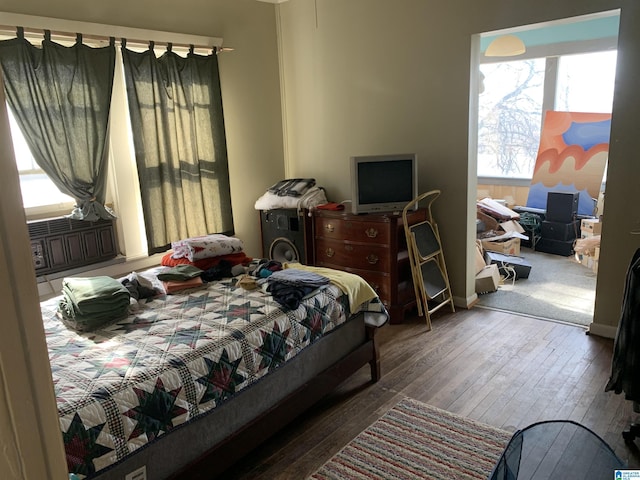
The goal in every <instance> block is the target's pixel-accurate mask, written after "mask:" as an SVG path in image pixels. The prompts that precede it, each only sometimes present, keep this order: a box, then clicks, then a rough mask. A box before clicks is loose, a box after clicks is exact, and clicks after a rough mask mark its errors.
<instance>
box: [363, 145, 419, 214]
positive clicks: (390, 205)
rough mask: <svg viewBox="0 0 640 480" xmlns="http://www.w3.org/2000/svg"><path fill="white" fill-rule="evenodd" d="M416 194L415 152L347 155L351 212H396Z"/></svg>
mask: <svg viewBox="0 0 640 480" xmlns="http://www.w3.org/2000/svg"><path fill="white" fill-rule="evenodd" d="M417 196H418V161H417V156H416V154H415V153H404V154H397V155H369V156H356V157H351V211H352V212H353V213H354V214H360V213H376V212H397V211H401V210H402V209H403V208H404V207H405V206H406V205H407V203H409V202H410V201H411V200H413V199H414V198H416V197H417Z"/></svg>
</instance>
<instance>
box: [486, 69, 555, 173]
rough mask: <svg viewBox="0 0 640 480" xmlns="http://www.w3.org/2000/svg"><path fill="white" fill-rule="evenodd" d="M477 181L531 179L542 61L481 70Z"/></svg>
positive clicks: (537, 134)
mask: <svg viewBox="0 0 640 480" xmlns="http://www.w3.org/2000/svg"><path fill="white" fill-rule="evenodd" d="M480 70H481V73H482V74H483V75H484V91H483V93H482V94H481V95H480V99H479V100H480V101H479V117H478V175H479V176H491V177H515V178H531V177H532V175H533V168H534V166H535V161H536V156H537V153H538V147H539V144H540V125H541V122H542V101H543V86H544V74H545V60H544V59H530V60H522V61H515V62H502V63H495V64H484V65H482V66H481V69H480Z"/></svg>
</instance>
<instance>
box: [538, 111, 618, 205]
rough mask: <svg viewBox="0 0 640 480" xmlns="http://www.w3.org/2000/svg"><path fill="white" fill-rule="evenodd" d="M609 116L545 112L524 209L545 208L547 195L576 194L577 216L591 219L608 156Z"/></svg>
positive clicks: (604, 114)
mask: <svg viewBox="0 0 640 480" xmlns="http://www.w3.org/2000/svg"><path fill="white" fill-rule="evenodd" d="M610 131H611V114H609V113H582V112H555V111H548V112H547V113H546V115H545V118H544V124H543V126H542V132H541V134H540V148H539V149H538V158H537V159H536V165H535V168H534V171H533V178H532V180H531V187H530V189H529V197H528V199H527V207H532V208H541V209H546V208H547V193H549V192H579V201H578V215H593V212H594V208H595V202H596V200H597V198H598V195H599V194H600V188H601V185H602V177H603V176H604V171H605V167H606V165H607V158H608V156H609V133H610Z"/></svg>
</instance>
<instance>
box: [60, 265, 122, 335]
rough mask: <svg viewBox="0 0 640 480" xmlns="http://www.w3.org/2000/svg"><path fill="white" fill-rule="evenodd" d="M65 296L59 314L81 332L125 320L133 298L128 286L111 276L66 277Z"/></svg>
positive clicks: (63, 292) (64, 284)
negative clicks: (117, 320) (110, 322)
mask: <svg viewBox="0 0 640 480" xmlns="http://www.w3.org/2000/svg"><path fill="white" fill-rule="evenodd" d="M62 294H63V296H62V299H61V300H60V302H59V303H58V311H59V312H60V315H61V316H62V319H63V321H65V323H66V324H67V325H69V326H71V327H73V328H74V329H76V330H79V331H89V330H92V329H95V328H97V327H99V326H101V325H103V324H105V323H107V322H109V321H112V320H115V319H119V318H122V317H124V316H125V315H126V314H127V312H128V309H129V303H130V298H131V294H130V293H129V290H127V288H126V287H125V286H124V285H122V284H121V283H120V282H118V281H117V280H115V279H113V278H111V277H107V276H101V277H87V278H81V277H70V278H65V279H64V280H63V281H62Z"/></svg>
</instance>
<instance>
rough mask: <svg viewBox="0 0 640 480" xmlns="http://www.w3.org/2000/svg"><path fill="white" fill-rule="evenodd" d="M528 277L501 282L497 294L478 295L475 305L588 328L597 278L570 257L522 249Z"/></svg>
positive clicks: (521, 254) (591, 316) (521, 253)
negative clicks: (527, 268) (526, 263)
mask: <svg viewBox="0 0 640 480" xmlns="http://www.w3.org/2000/svg"><path fill="white" fill-rule="evenodd" d="M520 256H521V257H523V258H524V259H525V260H526V261H527V262H529V263H530V264H531V265H532V268H531V272H530V274H529V278H521V279H518V280H515V282H514V281H513V280H511V281H510V280H508V279H507V280H505V281H504V284H503V285H500V287H499V288H498V291H497V292H493V293H486V294H484V295H479V296H478V306H480V307H487V308H493V309H496V310H503V311H508V312H515V313H522V314H524V315H530V316H534V317H539V318H545V319H549V320H558V321H560V322H565V323H571V324H574V325H580V326H588V325H589V324H590V323H591V322H592V321H593V309H594V304H595V299H596V277H597V275H596V274H595V273H594V272H593V271H592V270H590V269H589V268H587V267H585V266H584V265H581V264H580V263H578V262H577V261H576V260H575V258H573V257H562V256H559V255H551V254H550V253H543V252H534V251H533V250H531V249H523V250H522V251H521V252H520Z"/></svg>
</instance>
